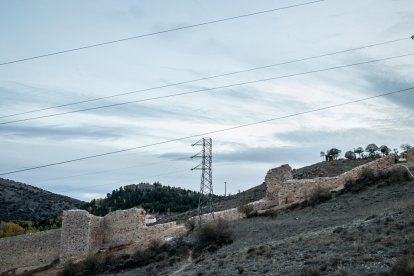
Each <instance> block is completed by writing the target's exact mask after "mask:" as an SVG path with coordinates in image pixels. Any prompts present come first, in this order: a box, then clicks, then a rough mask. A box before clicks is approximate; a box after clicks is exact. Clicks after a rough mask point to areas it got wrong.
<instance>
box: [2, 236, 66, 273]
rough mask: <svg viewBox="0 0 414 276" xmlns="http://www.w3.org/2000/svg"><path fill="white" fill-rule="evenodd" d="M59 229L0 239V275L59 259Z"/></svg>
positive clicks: (43, 264)
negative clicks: (15, 269)
mask: <svg viewBox="0 0 414 276" xmlns="http://www.w3.org/2000/svg"><path fill="white" fill-rule="evenodd" d="M60 232H61V231H60V229H56V230H49V231H44V232H39V233H34V234H28V235H22V236H16V237H9V238H2V239H0V274H1V273H3V272H5V271H8V270H11V269H14V268H19V270H20V271H23V270H24V269H25V268H28V269H29V268H30V269H31V268H36V267H41V266H45V265H48V264H50V263H52V262H53V261H55V260H57V259H59V251H60Z"/></svg>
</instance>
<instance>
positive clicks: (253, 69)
mask: <svg viewBox="0 0 414 276" xmlns="http://www.w3.org/2000/svg"><path fill="white" fill-rule="evenodd" d="M407 39H410V38H409V37H404V38H398V39H393V40H388V41H384V42H379V43H374V44H368V45H364V46H359V47H356V48H350V49H345V50H341V51H336V52H331V53H326V54H321V55H316V56H311V57H306V58H299V59H293V60H290V61H284V62H280V63H275V64H269V65H263V66H259V67H253V68H249V69H244V70H239V71H234V72H228V73H223V74H217V75H212V76H208V77H203V78H198V79H193V80H187V81H181V82H176V83H171V84H166V85H160V86H155V87H150V88H144V89H140V90H134V91H129V92H123V93H118V94H113V95H109V96H104V97H98V98H93V99H89V100H83V101H77V102H72V103H67V104H61V105H55V106H50V107H45V108H39V109H33V110H28V111H24V112H20V113H14V114H9V115H4V116H0V119H2V118H8V117H14V116H18V115H24V114H29V113H35V112H40V111H45V110H50V109H54V108H60V107H67V106H73V105H78V104H83V103H90V102H95V101H99V100H105V99H111V98H116V97H120V96H126V95H131V94H136V93H142V92H148V91H152V90H158V89H162V88H168V87H174V86H178V85H183V84H189V83H193V82H198V81H203V80H210V79H214V78H219V77H225V76H231V75H236V74H241V73H246V72H251V71H255V70H260V69H266V68H271V67H276V66H281V65H286V64H291V63H296V62H301V61H306V60H312V59H317V58H321V57H327V56H332V55H337V54H341V53H346V52H351V51H356V50H362V49H366V48H371V47H375V46H380V45H385V44H390V43H396V42H400V41H403V40H407Z"/></svg>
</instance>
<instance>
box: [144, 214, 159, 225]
mask: <svg viewBox="0 0 414 276" xmlns="http://www.w3.org/2000/svg"><path fill="white" fill-rule="evenodd" d="M156 222H157V218H156V217H155V216H152V215H146V216H145V224H151V223H156Z"/></svg>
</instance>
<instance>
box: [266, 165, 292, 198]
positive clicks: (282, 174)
mask: <svg viewBox="0 0 414 276" xmlns="http://www.w3.org/2000/svg"><path fill="white" fill-rule="evenodd" d="M290 179H293V174H292V168H291V167H290V166H289V165H287V164H286V165H282V166H280V167H278V168H274V169H271V170H269V171H268V172H267V174H266V177H265V183H266V199H267V200H270V201H275V203H276V204H279V202H278V200H279V191H280V188H281V187H280V185H279V183H283V182H285V181H287V180H290Z"/></svg>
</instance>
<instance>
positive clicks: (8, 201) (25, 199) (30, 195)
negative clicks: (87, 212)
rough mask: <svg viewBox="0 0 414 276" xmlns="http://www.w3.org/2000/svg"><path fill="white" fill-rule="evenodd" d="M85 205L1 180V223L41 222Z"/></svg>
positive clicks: (22, 184) (18, 183)
mask: <svg viewBox="0 0 414 276" xmlns="http://www.w3.org/2000/svg"><path fill="white" fill-rule="evenodd" d="M84 204H85V202H83V201H80V200H77V199H73V198H70V197H67V196H63V195H58V194H54V193H51V192H48V191H45V190H43V189H39V188H36V187H33V186H31V185H27V184H24V183H20V182H15V181H12V180H8V179H3V178H0V221H12V220H30V221H40V220H44V219H47V218H50V217H53V216H59V215H60V214H61V213H62V211H63V210H68V209H74V208H80V207H81V206H82V205H84Z"/></svg>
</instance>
